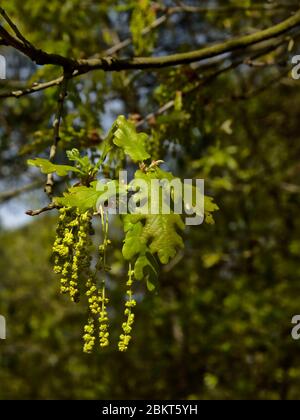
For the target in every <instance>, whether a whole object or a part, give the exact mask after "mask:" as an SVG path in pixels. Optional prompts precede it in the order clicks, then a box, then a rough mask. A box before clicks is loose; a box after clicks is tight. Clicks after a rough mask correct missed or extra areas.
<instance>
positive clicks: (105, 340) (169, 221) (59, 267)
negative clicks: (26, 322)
mask: <svg viewBox="0 0 300 420" xmlns="http://www.w3.org/2000/svg"><path fill="white" fill-rule="evenodd" d="M147 144H151V139H149V138H148V135H147V134H144V133H137V132H136V129H135V125H134V124H133V123H132V122H130V121H127V120H126V119H125V117H123V116H120V117H118V118H117V120H116V121H115V123H114V124H113V126H112V128H111V130H110V132H109V134H108V136H107V138H106V139H105V141H104V142H103V143H102V145H101V150H100V157H99V159H98V161H97V163H96V164H94V163H92V162H91V160H90V159H89V157H88V156H83V157H82V156H81V155H80V153H79V151H78V150H77V149H73V150H72V151H69V152H67V156H68V159H69V161H70V162H73V165H70V166H69V165H55V164H53V163H52V162H50V161H49V160H46V159H40V158H37V159H34V160H30V161H29V162H28V163H29V164H30V165H33V166H38V167H39V168H40V169H41V171H42V173H45V174H49V173H56V174H57V175H58V176H61V177H64V176H67V175H69V174H72V175H73V178H74V176H75V178H77V180H79V182H77V183H76V184H75V186H73V187H71V188H69V189H68V190H67V191H66V192H65V193H64V195H63V197H56V198H54V200H53V204H54V205H55V206H56V207H57V208H58V209H59V213H60V215H59V221H58V225H57V235H56V240H55V243H54V246H53V253H54V271H55V272H56V273H57V274H59V275H60V278H61V292H62V293H64V294H68V295H69V296H70V299H71V300H72V301H73V302H78V301H79V300H80V297H81V296H86V299H87V302H88V318H87V323H86V325H85V326H84V335H83V340H84V348H83V349H84V352H87V353H90V352H92V350H93V348H94V346H95V344H96V341H98V343H99V345H100V347H106V346H108V345H109V316H108V310H107V307H108V304H109V297H108V294H107V290H106V278H107V273H108V271H109V267H108V264H107V251H108V248H109V246H110V245H111V241H110V240H109V217H108V214H107V212H106V211H105V208H104V206H103V207H102V206H100V207H99V204H97V203H99V198H102V195H104V194H105V192H103V191H101V190H100V191H99V189H98V188H97V183H98V182H97V177H99V176H100V175H101V173H103V167H104V165H105V162H106V161H107V159H108V157H109V155H110V154H113V153H115V151H116V150H119V151H121V152H122V153H123V154H124V156H126V158H129V159H130V160H131V161H132V162H135V163H139V169H137V171H136V173H135V175H134V178H135V179H136V180H139V179H142V180H144V181H145V182H147V183H148V184H149V185H150V183H151V181H152V180H153V179H158V180H164V179H167V180H169V181H172V180H174V179H175V177H174V176H173V175H172V174H171V173H170V172H166V171H164V170H162V169H161V168H160V167H159V162H153V161H152V163H150V164H148V165H147V163H148V162H151V156H150V154H149V153H148V150H147V148H146V147H147V146H146V145H147ZM150 152H151V151H150ZM110 182H112V183H113V184H114V186H115V188H116V191H118V192H120V191H121V189H123V190H124V189H126V188H129V187H127V186H126V185H122V186H121V185H120V184H119V182H118V180H117V179H116V180H113V181H110ZM191 188H196V187H191ZM149 191H151V188H149ZM135 192H136V194H137V195H138V194H140V193H139V192H138V191H135ZM140 198H141V197H139V199H140ZM147 199H148V200H149V202H151V200H157V199H158V200H160V198H159V197H150V196H149V197H147ZM182 200H184V197H183V198H182ZM204 202H205V210H204V212H205V221H206V222H207V223H213V218H212V213H213V212H214V211H215V210H217V209H218V206H217V205H216V204H215V203H214V202H213V199H212V198H211V197H207V196H205V197H204ZM184 204H187V203H184ZM193 204H194V203H190V207H191V206H193ZM158 205H159V206H160V204H158ZM193 207H194V206H193ZM198 210H199V212H200V211H201V212H202V209H198ZM195 213H197V207H195ZM120 217H121V220H122V222H123V226H124V232H125V239H124V245H123V250H122V253H123V257H124V260H126V261H127V262H128V265H129V270H128V278H127V279H126V286H127V291H126V302H125V311H124V315H125V320H124V322H123V324H122V330H123V331H122V334H121V335H120V338H119V343H118V347H119V350H120V351H126V350H127V348H128V344H129V342H130V340H131V331H132V324H133V322H134V313H133V308H134V307H135V305H136V301H135V299H134V294H133V290H132V286H133V283H134V280H145V282H146V284H147V287H148V289H149V290H150V291H152V290H153V289H154V287H155V286H154V284H155V282H156V279H157V277H158V271H159V263H161V264H168V263H169V262H170V260H171V259H173V258H174V257H175V256H176V253H177V251H178V249H180V248H183V247H184V243H183V239H182V233H183V230H184V228H185V223H184V220H183V218H182V216H181V215H179V214H175V213H174V212H172V211H171V212H170V214H126V215H122V216H121V215H120ZM93 218H98V219H99V220H100V221H101V229H102V235H101V238H102V243H101V244H100V246H98V252H97V258H95V257H94V256H93V241H92V236H93V234H94V227H93V224H92V221H93Z"/></svg>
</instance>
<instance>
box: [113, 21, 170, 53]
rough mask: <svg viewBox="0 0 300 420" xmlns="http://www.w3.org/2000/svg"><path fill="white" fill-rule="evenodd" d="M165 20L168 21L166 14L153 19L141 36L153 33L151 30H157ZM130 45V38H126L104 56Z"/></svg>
mask: <svg viewBox="0 0 300 420" xmlns="http://www.w3.org/2000/svg"><path fill="white" fill-rule="evenodd" d="M167 19H168V13H167V14H165V15H162V16H160V17H159V18H157V19H155V20H154V21H153V22H152V23H151V25H149V26H146V28H144V29H143V31H142V35H147V34H148V33H149V32H151V31H153V29H156V28H158V27H159V26H161V25H162V24H163V23H165V22H166V21H167ZM131 43H132V37H128V38H126V39H124V40H123V41H121V42H119V43H118V44H116V45H113V46H112V47H110V48H109V49H108V50H106V51H105V55H106V56H110V55H114V54H116V53H117V52H119V51H120V50H122V49H123V48H126V47H128V46H129V45H130V44H131Z"/></svg>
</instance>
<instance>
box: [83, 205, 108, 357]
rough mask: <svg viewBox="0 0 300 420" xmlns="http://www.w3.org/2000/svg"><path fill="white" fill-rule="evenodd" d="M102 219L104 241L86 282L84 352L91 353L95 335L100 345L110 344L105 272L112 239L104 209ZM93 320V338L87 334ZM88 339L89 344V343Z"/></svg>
mask: <svg viewBox="0 0 300 420" xmlns="http://www.w3.org/2000/svg"><path fill="white" fill-rule="evenodd" d="M101 220H102V231H103V243H102V244H101V245H100V246H99V260H98V263H97V265H96V270H95V272H94V273H93V274H91V275H90V277H89V278H88V280H87V282H86V296H87V298H88V305H89V314H90V315H89V320H88V324H87V325H86V326H85V327H84V332H85V334H84V336H83V338H84V348H83V350H84V352H87V353H90V352H91V351H92V349H93V347H94V345H95V337H96V335H98V338H99V345H100V347H102V348H103V347H107V346H108V345H109V318H108V312H107V304H108V303H109V299H108V298H107V296H106V287H105V272H106V271H107V270H108V267H107V264H106V252H107V247H108V246H109V245H110V243H111V241H110V240H109V239H108V219H107V216H106V218H105V216H104V213H103V211H102V210H101ZM98 272H102V275H103V279H102V284H101V287H100V289H99V288H98V287H97V279H96V276H97V273H98ZM91 320H93V336H92V337H93V340H91V339H90V337H88V336H87V333H88V332H87V330H88V331H91V329H90V328H89V326H90V322H91ZM96 322H97V323H98V327H97V328H98V334H96V326H95V324H96ZM87 341H88V344H87Z"/></svg>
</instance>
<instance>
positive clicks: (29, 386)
mask: <svg viewBox="0 0 300 420" xmlns="http://www.w3.org/2000/svg"><path fill="white" fill-rule="evenodd" d="M4 3H7V11H8V12H10V13H11V14H12V16H13V17H14V18H15V19H17V23H19V24H20V27H21V28H22V30H24V33H25V34H26V36H28V38H30V40H31V41H32V42H34V43H36V44H37V45H40V46H41V47H43V48H45V49H48V50H49V51H55V52H59V53H63V54H68V55H75V56H81V57H85V56H90V55H93V54H95V53H101V52H102V51H103V50H104V49H105V48H108V47H109V46H111V45H113V44H114V43H115V42H116V39H124V38H126V37H127V36H128V35H130V24H131V25H132V24H133V23H132V22H134V19H137V20H138V21H139V22H138V24H139V25H140V19H141V16H140V15H139V14H138V13H137V12H136V9H135V3H136V2H130V1H118V2H116V1H114V2H112V1H107V0H106V1H103V2H96V1H92V0H89V1H88V0H86V1H66V2H64V4H62V2H59V1H57V0H53V1H51V2H46V1H41V0H39V1H36V0H35V1H33V0H32V1H26V2H21V1H19V0H13V1H10V2H4ZM161 3H166V4H168V5H169V2H161ZM170 3H171V2H170ZM190 3H191V4H193V5H198V6H199V3H202V2H196V1H195V2H190ZM208 3H210V2H208ZM246 3H247V4H246ZM266 3H269V2H264V1H247V2H245V1H237V0H235V1H229V2H228V5H236V6H246V5H247V6H249V5H251V6H255V5H265V4H266ZM145 4H148V2H145ZM214 4H216V5H219V6H220V5H224V3H223V2H222V1H219V2H214ZM289 4H291V5H292V6H291V8H287V9H285V8H284V7H283V8H282V9H276V10H275V9H274V12H272V13H270V12H264V11H261V10H260V11H258V12H257V11H251V12H250V11H247V12H241V11H239V12H236V13H234V12H230V13H228V14H226V13H222V14H214V13H212V12H210V13H208V14H204V15H201V16H199V15H198V14H192V13H186V14H180V15H179V17H176V16H175V17H174V16H173V17H171V18H170V19H169V21H168V22H167V23H166V26H164V27H163V28H161V29H159V30H158V31H157V34H156V37H154V38H151V40H150V41H149V39H148V38H147V37H146V38H145V39H146V42H147V44H146V45H143V43H142V40H143V39H142V37H141V35H140V34H138V33H136V34H134V38H135V40H136V41H135V45H134V46H132V45H131V46H129V47H128V48H127V49H125V51H122V52H121V53H120V55H121V56H122V55H125V56H126V55H127V56H128V55H132V54H133V53H134V51H135V50H137V51H143V52H144V53H147V54H150V53H151V52H153V54H158V53H161V52H164V53H172V52H175V51H185V50H191V49H194V48H197V47H199V46H200V45H203V44H204V43H206V42H209V41H212V40H216V39H225V38H227V37H228V36H235V35H238V34H243V33H246V32H247V31H252V30H253V28H256V29H259V28H263V27H268V26H270V25H271V24H272V23H274V22H277V21H279V20H282V19H284V18H285V17H287V16H289V15H290V11H291V10H296V9H297V5H296V3H295V2H294V3H293V2H292V1H291V2H290V3H289ZM293 4H294V8H293ZM172 5H173V3H172ZM5 6H6V4H5ZM145 7H146V6H145ZM134 11H135V12H134ZM133 13H135V16H136V17H135V18H134V19H133V18H132V15H133ZM151 13H153V10H152V11H151ZM133 16H134V15H133ZM152 18H153V16H152V17H151V16H149V20H148V22H150V21H151V19H152ZM111 28H115V29H114V30H113V29H111ZM136 29H137V28H136ZM170 40H171V41H172V42H170ZM134 48H135V50H134ZM297 49H299V45H298V44H297V39H296V41H295V45H294V49H293V50H292V51H288V49H287V45H286V44H285V45H284V47H283V48H281V49H279V51H278V50H276V51H273V52H271V53H269V54H268V56H267V57H264V58H262V59H261V60H262V61H263V63H264V64H265V65H264V66H259V67H255V66H254V67H251V68H249V67H247V66H245V65H242V66H239V67H237V68H235V69H233V70H232V71H231V72H227V73H224V74H221V75H220V76H219V77H218V78H213V79H212V80H210V81H209V83H208V82H207V83H205V84H204V85H201V87H199V88H197V83H199V80H202V78H203V77H204V78H205V77H207V75H209V74H210V69H209V68H208V69H197V68H195V67H193V66H182V67H178V68H175V69H174V68H172V69H164V70H159V71H155V72H153V73H151V74H150V72H146V73H144V72H139V71H137V72H133V73H128V72H121V73H117V74H114V75H107V74H104V73H103V72H95V73H93V74H88V75H85V76H84V77H83V78H80V79H75V80H74V81H73V82H72V86H71V89H70V93H69V96H68V103H67V108H68V109H67V111H68V112H67V114H68V115H67V116H65V118H64V122H63V127H62V142H61V153H60V155H59V160H60V161H62V162H63V161H64V149H70V148H71V147H73V146H74V145H76V147H78V148H81V150H85V149H86V148H87V147H88V148H89V151H90V153H91V154H93V153H94V152H95V150H96V149H97V147H98V144H95V143H94V142H95V140H96V143H97V141H99V138H100V135H102V133H103V132H105V130H106V128H107V126H109V124H108V122H111V120H112V119H113V118H115V117H116V116H117V115H118V114H120V113H121V112H122V113H124V114H132V115H136V114H139V115H143V116H144V115H146V114H147V113H148V112H152V111H153V110H155V109H157V107H159V106H162V105H164V104H165V103H167V102H168V101H170V100H175V109H174V110H173V109H172V110H170V111H169V112H166V113H164V115H161V116H158V117H156V118H152V120H150V125H151V127H150V128H149V132H151V134H152V137H153V141H154V142H155V143H156V148H157V150H158V153H159V156H158V157H159V158H162V159H165V160H166V161H167V163H168V165H169V166H170V167H171V169H172V171H173V172H174V173H175V174H176V175H178V176H181V177H183V178H184V177H185V178H189V177H203V178H205V180H206V189H207V192H208V193H209V194H210V195H213V196H214V198H215V201H216V202H217V203H218V205H219V207H220V209H221V210H220V211H219V212H218V214H217V215H216V216H215V220H216V224H215V225H214V226H207V225H205V226H204V225H203V226H200V227H195V228H191V229H190V230H189V232H188V234H187V235H186V248H185V250H184V251H182V253H180V254H179V256H178V257H177V258H176V260H175V261H174V262H173V263H172V264H171V265H170V266H167V268H166V269H164V271H163V272H162V274H161V277H160V286H159V289H158V290H157V291H156V292H155V293H145V292H146V291H145V288H144V287H143V286H142V285H139V286H138V289H137V297H138V305H137V309H136V325H135V328H134V332H133V340H132V346H131V348H130V349H129V351H128V352H127V353H126V354H120V353H119V352H118V351H117V348H116V346H115V347H114V346H112V347H111V348H110V349H108V350H105V351H100V349H99V351H97V352H96V353H95V354H93V355H85V354H83V353H82V343H81V335H82V325H83V324H84V322H85V319H86V314H85V309H84V306H81V304H79V305H78V306H76V305H72V304H70V303H69V302H68V301H67V300H66V299H65V298H64V297H61V296H59V294H58V289H59V287H58V280H57V278H55V276H54V275H53V274H52V272H51V242H52V241H53V237H54V231H55V217H53V218H42V219H41V220H35V221H33V222H32V223H30V224H28V225H26V226H25V227H23V228H22V229H18V230H9V231H1V233H0V275H1V281H0V313H1V314H3V315H5V316H6V318H7V323H8V338H7V340H6V341H1V342H0V399H5V398H9V399H15V398H32V399H41V398H46V399H51V398H57V399H67V398H68V399H78V398H87V399H109V398H119V399H137V398H146V399H152V398H153V399H155V398H158V399H168V398H189V399H299V393H300V362H299V357H298V355H299V346H300V343H299V342H295V341H293V340H292V338H291V335H290V332H291V327H292V326H291V319H292V317H293V316H294V315H295V314H299V312H300V300H299V298H298V296H300V265H299V256H300V222H299V219H298V214H299V204H300V196H299V192H300V187H299V185H300V167H299V157H300V141H299V140H300V138H299V120H300V119H299V117H300V116H299V82H295V81H292V80H291V78H290V77H289V76H288V72H287V70H288V64H289V61H290V58H291V55H293V54H294V53H295V51H297ZM1 51H2V50H1ZM239 54H241V55H243V54H245V52H239ZM13 58H14V60H17V59H18V60H20V63H21V64H22V66H21V67H18V70H15V75H14V76H15V78H16V79H18V80H21V79H22V78H21V74H23V73H22V72H21V70H20V68H22V69H23V70H24V68H25V69H27V71H28V74H29V78H30V80H31V81H37V80H49V79H50V78H52V77H57V75H58V74H57V69H53V68H46V69H42V68H35V67H32V66H31V65H29V64H28V62H27V60H24V59H23V58H21V57H20V56H18V57H13ZM246 58H247V56H246ZM234 59H235V56H234V57H233V58H232V60H234ZM268 63H271V64H272V63H273V64H272V65H268ZM283 70H284V72H285V73H284V75H283V76H282V78H281V79H280V82H279V83H278V80H279V78H278V77H279V76H280V75H281V73H282V71H283ZM22 80H23V79H22ZM273 80H277V83H272V81H273ZM8 83H11V84H13V80H9V81H8ZM195 86H196V88H195ZM0 88H1V89H0V90H2V89H3V90H6V89H7V86H4V85H2V84H1V87H0ZM193 88H194V89H193ZM267 88H268V89H267ZM187 92H189V93H188V94H187ZM56 99H57V91H56V90H55V89H52V90H49V91H46V92H44V93H43V94H38V95H35V96H33V97H24V98H22V99H20V100H19V101H18V102H16V101H15V100H8V101H5V102H3V104H1V106H2V109H1V116H0V122H1V131H0V175H1V185H3V184H7V185H11V184H13V183H16V184H17V183H18V182H20V180H22V179H23V177H24V176H25V175H26V176H27V177H30V176H31V175H32V173H31V172H28V169H27V167H26V165H25V163H24V162H25V161H26V160H27V159H28V157H36V156H37V155H40V154H41V156H42V157H45V154H44V153H43V151H44V148H45V147H47V146H48V145H49V144H50V142H51V131H50V127H51V121H52V118H53V114H54V113H55V102H56ZM49 133H50V134H49ZM157 142H158V143H159V144H157ZM70 145H71V147H70ZM20 150H21V155H20ZM114 232H115V233H114V244H115V247H114V251H112V254H113V255H111V257H112V260H113V261H114V264H113V266H112V274H111V282H110V285H109V288H110V294H111V297H112V307H113V308H114V310H111V311H112V312H111V317H112V323H113V328H112V331H115V334H116V335H115V336H114V337H112V339H113V340H114V342H115V343H116V342H117V332H118V328H119V325H120V323H121V319H122V318H121V317H122V304H121V303H122V299H123V298H124V296H123V294H122V287H119V286H120V284H124V290H125V282H126V271H127V268H126V265H124V262H123V260H122V257H121V254H120V251H118V249H120V242H121V241H122V237H121V234H120V227H119V226H118V223H117V221H116V224H115V226H114ZM117 285H118V287H116V286H117Z"/></svg>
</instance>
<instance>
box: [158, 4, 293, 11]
mask: <svg viewBox="0 0 300 420" xmlns="http://www.w3.org/2000/svg"><path fill="white" fill-rule="evenodd" d="M155 7H156V10H159V11H162V12H167V13H169V14H177V13H203V14H204V13H214V14H224V13H234V12H252V11H254V12H255V11H265V12H273V11H277V10H281V9H283V10H286V9H290V8H296V7H297V5H296V4H280V3H278V4H256V5H252V6H218V7H211V6H209V7H206V6H203V7H201V6H200V7H199V6H190V5H187V4H184V3H181V2H180V5H179V6H174V7H169V8H168V7H165V6H162V5H160V4H157V5H155Z"/></svg>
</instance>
